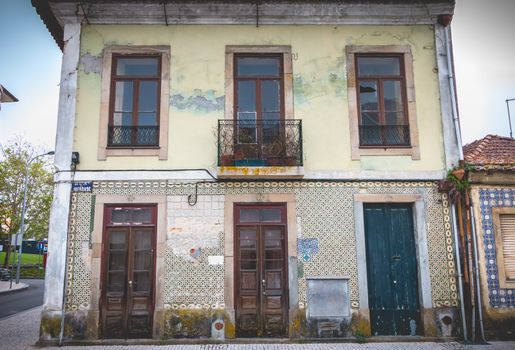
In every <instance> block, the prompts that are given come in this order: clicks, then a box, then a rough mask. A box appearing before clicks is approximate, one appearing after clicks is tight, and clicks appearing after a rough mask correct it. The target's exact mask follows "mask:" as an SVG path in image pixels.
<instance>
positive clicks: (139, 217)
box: [131, 208, 152, 223]
mask: <svg viewBox="0 0 515 350" xmlns="http://www.w3.org/2000/svg"><path fill="white" fill-rule="evenodd" d="M131 212H132V222H137V223H151V222H152V209H150V208H134V209H132V210H131Z"/></svg>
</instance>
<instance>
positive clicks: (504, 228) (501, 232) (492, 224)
mask: <svg viewBox="0 0 515 350" xmlns="http://www.w3.org/2000/svg"><path fill="white" fill-rule="evenodd" d="M464 150H465V160H466V161H467V162H468V163H469V164H470V167H471V171H470V173H469V179H470V182H471V191H470V192H471V201H472V210H473V215H474V216H473V217H474V218H475V220H474V222H473V224H474V226H475V233H476V240H477V252H478V255H477V260H478V266H479V271H478V274H479V288H478V292H479V293H480V297H481V299H480V300H482V302H481V304H482V305H481V309H482V311H483V318H484V328H485V336H486V338H487V339H492V338H494V339H513V338H514V337H515V335H514V332H513V324H514V322H515V311H514V307H515V250H514V246H513V242H514V240H515V177H514V176H513V170H514V165H515V141H514V140H513V139H512V138H509V137H502V136H497V135H487V136H485V137H484V138H482V139H480V140H476V141H474V142H472V143H470V144H468V145H466V146H465V148H464Z"/></svg>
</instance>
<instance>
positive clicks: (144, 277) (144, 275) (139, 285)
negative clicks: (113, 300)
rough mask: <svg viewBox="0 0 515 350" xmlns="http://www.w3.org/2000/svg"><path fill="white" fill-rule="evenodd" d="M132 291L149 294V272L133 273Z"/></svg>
mask: <svg viewBox="0 0 515 350" xmlns="http://www.w3.org/2000/svg"><path fill="white" fill-rule="evenodd" d="M132 283H133V287H132V289H133V291H135V292H149V291H150V271H149V272H134V280H133V281H132Z"/></svg>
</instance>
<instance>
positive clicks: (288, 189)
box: [67, 181, 457, 309]
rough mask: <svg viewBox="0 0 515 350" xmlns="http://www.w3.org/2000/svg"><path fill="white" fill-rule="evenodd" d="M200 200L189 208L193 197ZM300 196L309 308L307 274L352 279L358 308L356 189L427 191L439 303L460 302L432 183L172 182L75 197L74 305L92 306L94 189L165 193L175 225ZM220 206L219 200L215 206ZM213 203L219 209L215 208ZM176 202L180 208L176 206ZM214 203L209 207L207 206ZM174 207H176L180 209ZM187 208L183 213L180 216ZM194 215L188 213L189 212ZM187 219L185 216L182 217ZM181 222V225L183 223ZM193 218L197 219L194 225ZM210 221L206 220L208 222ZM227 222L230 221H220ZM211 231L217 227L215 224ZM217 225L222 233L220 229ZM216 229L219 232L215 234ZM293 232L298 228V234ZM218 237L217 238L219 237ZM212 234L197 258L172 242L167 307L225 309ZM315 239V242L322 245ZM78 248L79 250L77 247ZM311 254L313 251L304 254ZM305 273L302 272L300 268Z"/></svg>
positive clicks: (446, 223)
mask: <svg viewBox="0 0 515 350" xmlns="http://www.w3.org/2000/svg"><path fill="white" fill-rule="evenodd" d="M195 192H197V204H196V205H195V206H192V207H190V206H189V204H188V203H187V200H188V195H191V196H192V197H190V199H194V195H195ZM247 193H255V194H259V193H263V194H266V193H294V194H295V195H296V206H297V207H296V211H297V224H298V225H299V226H300V227H299V229H298V230H297V235H298V239H299V244H298V249H299V251H301V253H302V254H299V265H300V266H301V269H302V271H303V273H302V275H301V277H300V278H299V303H300V306H301V307H303V306H305V301H306V277H321V276H331V277H348V278H349V292H350V299H351V307H352V308H358V307H359V304H358V292H359V291H358V283H357V261H356V243H355V236H354V211H353V195H354V194H356V193H381V194H390V193H391V194H421V195H422V196H423V198H424V202H425V206H426V217H427V222H426V225H427V226H426V229H427V230H426V231H427V235H428V237H427V240H428V246H429V247H428V248H429V267H430V274H431V285H432V289H433V290H432V295H433V304H434V306H435V307H442V306H456V305H457V294H456V280H455V270H454V254H453V248H452V237H451V231H450V217H449V205H448V202H447V197H446V196H445V195H441V194H440V193H438V191H437V188H436V185H435V184H434V183H431V182H308V181H292V182H282V181H281V182H279V181H277V182H220V183H200V184H198V185H197V186H195V184H191V183H176V182H166V181H140V182H96V183H94V188H93V193H92V194H89V193H75V194H73V198H74V199H73V204H72V220H70V234H69V237H70V248H71V250H70V259H69V262H71V264H69V265H70V267H69V268H68V276H69V277H68V280H69V283H68V284H67V286H68V288H67V295H68V302H67V308H68V309H77V308H88V305H89V302H90V294H89V286H90V281H91V272H90V271H91V269H90V266H89V265H88V261H89V254H90V251H89V249H87V247H88V244H89V237H90V229H91V225H90V224H91V223H90V221H91V220H90V219H91V217H90V213H91V208H92V206H94V196H95V194H112V195H127V196H128V197H130V196H131V195H144V194H148V195H151V194H152V195H154V194H163V195H164V194H166V195H167V206H168V207H169V208H168V221H169V222H168V230H169V231H170V230H171V229H173V227H174V222H173V220H177V218H178V217H181V215H182V214H184V217H186V218H192V220H193V221H195V220H196V219H195V217H197V218H198V219H200V218H202V217H204V216H206V211H207V213H208V214H209V215H208V216H210V217H211V218H213V220H215V219H216V218H217V217H218V219H216V220H223V217H222V218H220V217H219V214H220V213H219V212H215V211H220V210H221V209H223V208H220V203H221V202H223V196H224V195H227V194H231V195H238V194H247ZM213 203H216V204H213ZM213 205H214V206H215V207H216V208H215V207H213ZM174 207H175V208H174ZM208 207H209V208H208ZM174 209H175V211H174ZM176 212H177V213H179V212H181V213H182V214H180V215H179V214H177V213H176ZM186 212H188V213H186ZM181 220H182V221H184V220H183V219H179V221H181ZM182 221H181V222H182ZM193 221H192V222H193ZM204 224H205V222H204ZM221 227H223V225H221ZM210 230H211V229H210ZM212 230H215V229H214V228H213V229H212ZM213 232H214V231H213ZM291 234H293V233H291ZM215 236H216V237H217V239H216V237H215ZM215 236H213V234H212V233H211V234H210V235H209V239H210V240H213V242H216V244H209V245H208V246H202V245H200V244H197V245H198V247H197V246H196V245H195V244H193V245H192V247H191V252H190V253H189V254H191V255H190V256H188V255H185V254H184V252H182V253H180V254H179V253H177V251H175V252H174V250H173V248H172V247H171V246H168V245H167V249H166V252H165V265H166V266H165V272H164V273H165V276H164V278H165V294H166V295H164V302H165V307H167V308H211V307H215V308H219V307H223V301H224V294H223V293H224V292H223V288H224V283H223V265H217V264H210V263H209V261H210V259H211V258H216V257H220V256H221V255H223V251H224V248H223V242H224V238H223V232H222V231H219V232H218V231H217V232H216V234H215ZM315 242H316V244H315ZM77 247H80V248H78V249H77ZM305 255H306V256H307V255H309V257H308V258H307V259H305ZM299 271H300V269H299Z"/></svg>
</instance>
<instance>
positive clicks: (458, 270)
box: [451, 203, 468, 341]
mask: <svg viewBox="0 0 515 350" xmlns="http://www.w3.org/2000/svg"><path fill="white" fill-rule="evenodd" d="M451 214H452V230H453V233H454V249H455V251H456V276H457V277H458V292H459V294H460V310H461V321H462V324H463V339H464V340H465V341H468V334H467V320H466V319H465V305H464V304H463V274H462V273H461V259H460V249H459V243H458V239H459V238H458V227H457V224H456V205H455V204H454V203H452V204H451Z"/></svg>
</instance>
